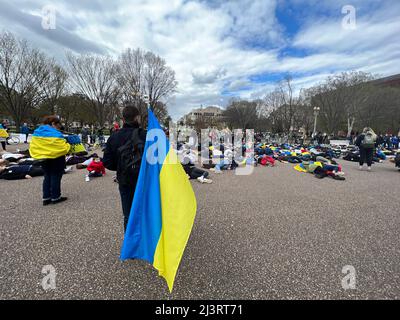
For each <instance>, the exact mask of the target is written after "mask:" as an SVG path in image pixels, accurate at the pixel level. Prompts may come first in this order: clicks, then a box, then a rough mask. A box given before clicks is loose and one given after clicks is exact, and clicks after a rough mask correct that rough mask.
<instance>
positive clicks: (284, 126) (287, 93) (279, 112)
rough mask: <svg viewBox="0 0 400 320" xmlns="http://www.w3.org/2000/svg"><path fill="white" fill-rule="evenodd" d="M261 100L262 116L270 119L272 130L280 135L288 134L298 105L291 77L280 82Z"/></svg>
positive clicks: (292, 127)
mask: <svg viewBox="0 0 400 320" xmlns="http://www.w3.org/2000/svg"><path fill="white" fill-rule="evenodd" d="M263 100H264V115H265V116H267V117H268V118H269V119H270V121H271V124H272V126H273V129H274V130H275V131H277V132H280V133H286V134H288V133H290V132H291V131H292V130H293V129H294V127H295V116H296V107H297V105H298V97H296V96H295V94H294V88H293V80H292V78H291V76H287V77H285V79H283V80H282V81H280V82H279V83H278V84H277V86H276V88H275V90H274V91H272V92H270V93H269V94H267V95H266V96H265V97H264V99H263Z"/></svg>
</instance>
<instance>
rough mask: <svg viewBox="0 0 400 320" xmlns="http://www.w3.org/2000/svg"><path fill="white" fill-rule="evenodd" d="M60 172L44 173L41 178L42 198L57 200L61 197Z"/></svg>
mask: <svg viewBox="0 0 400 320" xmlns="http://www.w3.org/2000/svg"><path fill="white" fill-rule="evenodd" d="M62 176H63V174H62V173H52V172H46V171H45V173H44V180H43V200H50V199H51V200H53V201H54V200H58V199H60V197H61V179H62Z"/></svg>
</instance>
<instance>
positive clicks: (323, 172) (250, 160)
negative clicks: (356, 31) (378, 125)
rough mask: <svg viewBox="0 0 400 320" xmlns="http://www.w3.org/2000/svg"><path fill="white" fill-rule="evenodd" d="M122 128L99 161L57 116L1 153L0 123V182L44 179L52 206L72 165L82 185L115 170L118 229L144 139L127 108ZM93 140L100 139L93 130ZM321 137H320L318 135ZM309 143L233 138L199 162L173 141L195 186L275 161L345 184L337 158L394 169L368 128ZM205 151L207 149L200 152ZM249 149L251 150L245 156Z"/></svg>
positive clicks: (386, 143)
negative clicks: (340, 139) (341, 143)
mask: <svg viewBox="0 0 400 320" xmlns="http://www.w3.org/2000/svg"><path fill="white" fill-rule="evenodd" d="M123 123H124V125H123V127H122V128H120V127H119V125H118V123H117V122H116V123H114V125H113V127H112V130H111V136H110V137H109V139H108V141H107V143H105V148H104V150H103V151H104V154H103V157H99V156H98V155H97V154H96V153H94V154H90V155H89V154H88V152H87V150H85V148H84V147H83V143H85V141H88V139H91V137H90V131H89V129H88V128H83V129H82V132H81V138H80V137H78V136H76V135H64V134H63V133H62V124H61V121H60V119H59V118H58V117H57V116H49V117H46V118H45V119H44V121H43V124H42V125H41V126H39V127H38V128H37V129H36V130H35V131H34V133H33V136H32V140H31V143H30V145H29V150H25V151H19V150H17V152H13V153H11V152H7V151H6V148H5V145H3V144H5V143H6V140H7V137H8V132H7V128H5V127H4V125H0V141H1V143H2V145H3V149H4V151H2V152H1V153H0V179H5V180H15V179H30V178H32V177H36V176H44V179H43V197H42V200H43V205H49V204H56V203H59V202H63V201H66V200H67V197H63V196H62V192H61V180H62V176H63V174H65V173H67V172H70V171H71V170H72V166H75V167H76V169H77V170H85V172H86V173H85V174H83V175H82V176H83V177H84V179H85V181H87V182H89V181H91V179H92V178H96V179H97V178H100V177H103V176H104V175H105V174H106V169H108V170H111V171H116V175H115V176H114V181H115V182H117V183H118V186H119V193H120V196H121V203H122V210H123V216H124V228H126V224H127V221H128V218H129V214H130V210H131V204H132V201H133V197H134V191H135V186H136V181H137V178H138V175H139V169H140V163H141V159H142V155H143V149H144V144H145V140H146V131H145V130H144V129H143V128H142V126H141V123H140V116H139V111H138V110H137V108H135V107H133V106H127V107H125V109H124V110H123ZM21 132H22V133H23V134H25V136H26V139H25V141H24V142H27V141H28V135H29V134H30V129H29V128H28V126H27V125H26V124H24V126H22V128H21ZM97 136H98V137H101V136H103V131H102V130H101V129H99V131H98V132H97ZM322 137H323V136H322ZM317 138H318V139H315V140H314V141H313V143H312V144H311V145H305V144H304V143H296V144H288V143H283V144H282V143H281V144H279V143H270V142H268V141H263V137H262V135H256V136H255V141H256V143H255V144H254V149H253V148H252V147H253V146H250V145H246V144H245V142H243V143H242V146H241V148H239V150H236V149H235V147H234V146H236V145H235V144H234V141H233V137H231V139H230V141H229V142H227V141H225V143H224V141H223V139H222V140H219V141H218V144H217V145H212V144H211V143H210V144H209V145H208V146H207V148H208V158H207V159H206V161H204V159H202V160H203V161H199V159H200V158H199V155H200V153H199V150H200V149H199V150H195V149H193V148H192V146H191V144H189V143H187V142H183V143H178V151H177V153H178V156H179V159H180V161H181V164H182V166H183V169H184V170H185V172H186V174H187V176H188V179H195V180H197V181H198V182H199V183H202V184H203V183H212V182H213V180H212V179H211V177H210V175H211V174H210V173H213V174H221V173H222V172H223V171H227V170H234V169H236V168H238V167H245V166H246V165H253V166H261V167H275V166H276V165H277V163H287V164H293V165H294V166H293V167H294V169H295V170H296V171H298V172H302V173H311V174H313V175H314V176H315V177H316V178H319V179H322V178H325V177H331V178H333V179H335V180H345V177H344V173H343V170H342V165H341V164H339V161H340V160H339V159H340V158H342V160H346V161H357V162H358V163H359V166H360V170H363V167H364V164H366V166H367V170H371V168H372V165H373V163H374V162H382V161H384V160H386V159H387V158H389V160H390V161H391V162H393V163H394V165H395V166H396V167H397V168H399V170H400V150H399V139H398V137H397V136H394V135H385V136H382V135H376V134H375V133H374V131H373V130H372V129H371V128H365V129H364V130H363V132H362V133H361V134H359V135H358V136H357V137H355V138H354V144H351V145H349V146H348V147H347V148H345V150H343V149H340V148H336V147H333V146H331V145H328V144H327V141H326V140H324V139H323V138H321V136H317ZM206 150H207V149H206ZM249 150H251V151H252V152H248V151H249Z"/></svg>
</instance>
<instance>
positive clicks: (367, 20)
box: [0, 0, 400, 119]
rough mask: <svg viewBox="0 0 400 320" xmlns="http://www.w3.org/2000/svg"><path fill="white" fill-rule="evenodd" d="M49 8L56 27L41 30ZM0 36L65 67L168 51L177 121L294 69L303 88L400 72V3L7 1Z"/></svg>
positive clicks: (267, 86) (1, 0) (255, 90)
mask: <svg viewBox="0 0 400 320" xmlns="http://www.w3.org/2000/svg"><path fill="white" fill-rule="evenodd" d="M48 5H50V6H53V7H54V8H55V10H56V29H55V30H45V29H43V28H42V9H43V7H45V6H48ZM346 5H351V6H353V7H354V8H355V9H356V11H355V16H356V22H355V25H354V24H353V20H350V21H349V20H348V19H347V18H346V17H348V14H347V13H346V12H348V11H346V10H345V11H342V9H343V7H344V6H346ZM343 12H344V13H343ZM344 19H345V20H344ZM343 20H344V22H347V24H345V27H344V26H343V25H344V22H343ZM349 23H350V24H349ZM354 26H355V28H354ZM0 30H8V31H12V32H14V33H15V34H17V35H18V36H20V37H22V38H26V39H27V40H29V41H30V43H31V44H32V45H33V46H35V47H38V48H41V49H42V50H43V51H45V52H47V53H48V54H49V55H53V56H55V57H56V58H57V59H59V60H60V61H63V60H64V54H65V52H66V50H73V51H75V52H80V53H84V52H89V53H96V54H108V55H112V56H117V55H118V53H119V52H121V51H122V50H124V49H125V48H128V47H132V48H137V47H140V48H143V49H146V50H151V51H153V52H155V53H157V54H159V55H160V56H162V57H163V58H164V59H165V60H166V61H167V64H168V65H169V66H171V67H172V68H173V69H174V70H175V72H176V77H177V80H178V81H179V87H178V92H177V93H176V94H175V96H174V97H173V98H171V99H170V100H169V101H168V104H169V111H170V114H171V115H172V116H173V118H174V119H177V117H179V116H181V115H182V114H184V113H186V112H188V111H189V110H190V109H192V108H194V107H199V106H200V105H203V106H206V105H209V104H216V105H222V106H225V105H226V103H227V101H228V100H229V99H230V98H231V97H243V98H256V97H260V96H263V95H265V93H266V92H268V91H269V90H271V89H272V88H273V87H274V84H275V83H276V81H279V80H280V79H282V78H283V77H284V76H285V75H287V74H289V73H290V74H291V75H292V77H293V79H294V81H295V85H296V88H297V90H299V89H300V88H302V87H305V88H306V87H309V86H311V85H313V84H315V83H318V82H320V81H321V80H322V79H324V78H325V77H326V76H327V75H329V74H331V73H335V72H340V71H343V70H364V71H367V72H372V73H374V74H378V75H382V76H388V75H392V74H396V73H400V1H399V0H237V1H235V0H231V1H225V0H197V1H194V0H192V1H188V0H147V1H145V0H113V1H109V0H104V1H103V0H59V1H56V0H53V1H50V0H13V1H9V0H7V1H6V0H0Z"/></svg>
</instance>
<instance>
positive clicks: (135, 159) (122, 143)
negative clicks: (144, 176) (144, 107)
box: [103, 105, 146, 230]
mask: <svg viewBox="0 0 400 320" xmlns="http://www.w3.org/2000/svg"><path fill="white" fill-rule="evenodd" d="M122 117H123V122H124V125H123V127H122V128H121V129H119V130H118V131H114V132H113V134H112V135H111V136H110V138H108V140H107V144H106V148H105V150H104V156H103V164H104V166H105V167H106V168H107V169H108V170H111V171H117V181H118V185H119V193H120V196H121V204H122V212H123V216H124V230H126V226H127V224H128V219H129V215H130V212H131V206H132V201H133V197H134V194H135V188H136V183H137V180H138V177H139V170H140V163H141V158H142V155H143V149H144V143H145V141H146V131H145V130H143V129H142V128H141V127H140V113H139V110H138V109H137V108H136V107H135V106H133V105H128V106H126V107H125V108H124V110H123V111H122Z"/></svg>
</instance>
